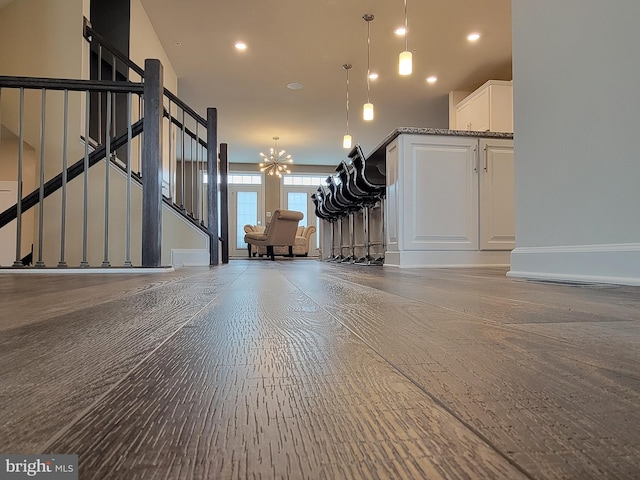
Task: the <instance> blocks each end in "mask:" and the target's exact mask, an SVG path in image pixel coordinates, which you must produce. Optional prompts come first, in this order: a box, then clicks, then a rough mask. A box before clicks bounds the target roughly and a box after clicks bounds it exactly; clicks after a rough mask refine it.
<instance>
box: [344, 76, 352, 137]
mask: <svg viewBox="0 0 640 480" xmlns="http://www.w3.org/2000/svg"><path fill="white" fill-rule="evenodd" d="M350 68H351V65H344V69H345V70H346V71H347V135H349V69H350Z"/></svg>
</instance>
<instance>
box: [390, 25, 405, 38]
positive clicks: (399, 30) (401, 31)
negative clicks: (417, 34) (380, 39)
mask: <svg viewBox="0 0 640 480" xmlns="http://www.w3.org/2000/svg"><path fill="white" fill-rule="evenodd" d="M393 33H395V34H396V35H398V36H399V37H402V36H404V34H405V33H407V30H406V29H405V28H404V27H398V28H396V29H395V30H394V31H393Z"/></svg>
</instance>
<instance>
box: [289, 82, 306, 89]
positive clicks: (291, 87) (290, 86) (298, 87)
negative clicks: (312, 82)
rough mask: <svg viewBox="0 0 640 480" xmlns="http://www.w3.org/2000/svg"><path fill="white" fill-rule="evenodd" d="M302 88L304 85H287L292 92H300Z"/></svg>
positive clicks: (296, 83) (294, 83)
mask: <svg viewBox="0 0 640 480" xmlns="http://www.w3.org/2000/svg"><path fill="white" fill-rule="evenodd" d="M302 87H303V85H302V84H301V83H298V82H291V83H287V88H288V89H290V90H300V89H301V88H302Z"/></svg>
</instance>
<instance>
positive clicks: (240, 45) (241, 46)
mask: <svg viewBox="0 0 640 480" xmlns="http://www.w3.org/2000/svg"><path fill="white" fill-rule="evenodd" d="M236 48H237V49H238V50H246V49H247V44H246V43H244V42H236Z"/></svg>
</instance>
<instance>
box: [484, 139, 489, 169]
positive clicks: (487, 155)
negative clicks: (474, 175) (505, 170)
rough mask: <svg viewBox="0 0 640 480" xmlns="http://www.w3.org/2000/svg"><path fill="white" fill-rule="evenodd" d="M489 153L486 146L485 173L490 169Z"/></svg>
mask: <svg viewBox="0 0 640 480" xmlns="http://www.w3.org/2000/svg"><path fill="white" fill-rule="evenodd" d="M488 157H489V152H488V151H487V146H486V145H485V146H484V171H485V172H488V171H489V170H488V168H489V158H488Z"/></svg>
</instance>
